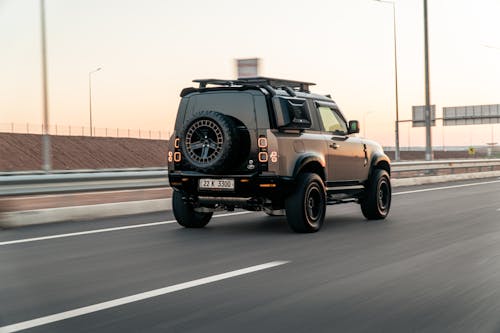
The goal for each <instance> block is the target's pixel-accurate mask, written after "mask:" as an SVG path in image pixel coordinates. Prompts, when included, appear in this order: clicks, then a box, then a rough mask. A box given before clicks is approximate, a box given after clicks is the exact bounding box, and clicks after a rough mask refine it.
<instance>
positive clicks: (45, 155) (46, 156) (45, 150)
mask: <svg viewBox="0 0 500 333" xmlns="http://www.w3.org/2000/svg"><path fill="white" fill-rule="evenodd" d="M40 23H41V32H42V36H41V37H42V43H41V44H42V80H43V81H42V86H43V88H42V89H43V133H42V134H43V135H42V161H43V162H42V169H43V170H45V171H46V172H48V171H50V169H52V163H51V162H52V161H51V157H52V156H51V155H52V154H51V152H50V136H49V106H48V105H49V103H48V93H47V51H46V45H45V1H44V0H40Z"/></svg>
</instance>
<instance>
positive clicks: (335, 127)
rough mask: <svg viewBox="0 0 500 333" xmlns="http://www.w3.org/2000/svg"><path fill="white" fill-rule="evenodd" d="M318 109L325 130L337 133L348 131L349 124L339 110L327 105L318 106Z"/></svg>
mask: <svg viewBox="0 0 500 333" xmlns="http://www.w3.org/2000/svg"><path fill="white" fill-rule="evenodd" d="M318 111H319V116H320V118H321V122H322V124H323V128H324V129H325V131H328V132H334V133H337V134H346V133H347V125H346V123H345V121H344V120H343V119H342V117H340V115H338V114H337V112H335V111H334V110H332V109H331V108H329V107H327V106H318Z"/></svg>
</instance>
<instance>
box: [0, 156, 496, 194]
mask: <svg viewBox="0 0 500 333" xmlns="http://www.w3.org/2000/svg"><path fill="white" fill-rule="evenodd" d="M471 170H473V171H493V170H500V159H474V160H439V161H410V162H393V163H392V174H393V176H394V177H395V178H408V177H419V176H429V175H438V174H450V173H455V172H456V171H461V172H470V171H471ZM168 186H169V185H168V171H167V169H166V168H144V169H141V168H129V169H101V170H59V171H54V172H51V173H44V172H42V171H21V172H3V173H0V197H1V196H15V195H40V194H56V193H77V192H92V191H111V190H131V189H145V188H161V187H168Z"/></svg>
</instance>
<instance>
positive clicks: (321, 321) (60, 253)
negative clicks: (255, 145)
mask: <svg viewBox="0 0 500 333" xmlns="http://www.w3.org/2000/svg"><path fill="white" fill-rule="evenodd" d="M478 183H481V184H478ZM471 184H472V185H471ZM395 192H396V194H395V195H394V197H393V203H392V209H391V213H390V216H389V217H388V219H387V220H385V221H377V222H368V221H365V220H364V219H363V218H362V215H361V212H360V209H359V206H357V205H355V204H348V205H339V206H331V207H329V208H328V210H327V212H328V213H327V220H326V224H325V225H324V227H323V229H322V230H321V231H320V232H319V233H316V234H305V235H304V234H294V233H292V232H290V230H289V228H288V226H287V224H286V220H285V218H284V217H268V216H267V215H265V214H263V213H249V214H241V212H236V213H237V215H229V216H220V217H217V218H214V219H213V220H212V221H211V223H210V224H209V225H208V226H207V228H205V229H202V230H188V229H183V228H181V227H179V226H178V225H177V224H175V223H171V220H172V219H173V217H172V214H171V213H163V214H150V215H141V216H130V217H126V218H120V219H108V220H99V221H85V222H83V221H82V222H69V223H61V224H53V225H42V226H36V227H27V228H22V229H15V230H4V231H0V282H1V283H0V326H1V327H0V332H8V331H15V330H17V329H23V328H27V327H31V328H30V329H28V330H27V331H30V332H500V179H484V180H480V181H472V182H462V183H448V184H439V185H433V186H421V187H411V188H398V189H397V190H396V191H395ZM151 222H164V223H156V224H147V223H151ZM124 227H125V228H124ZM104 228H112V229H108V230H102V229H104ZM52 236H56V237H52ZM47 237H48V238H47ZM16 240H17V241H18V242H12V241H16ZM223 273H227V274H223ZM221 274H222V275H221ZM129 296H132V297H129ZM37 318H38V319H37ZM34 319H37V320H34Z"/></svg>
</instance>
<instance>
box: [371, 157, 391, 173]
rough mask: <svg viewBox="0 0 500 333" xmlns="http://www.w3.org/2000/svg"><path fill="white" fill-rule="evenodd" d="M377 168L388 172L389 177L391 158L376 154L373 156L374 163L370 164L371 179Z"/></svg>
mask: <svg viewBox="0 0 500 333" xmlns="http://www.w3.org/2000/svg"><path fill="white" fill-rule="evenodd" d="M378 165H380V167H377V166H378ZM377 168H378V169H384V170H386V171H387V173H388V174H389V176H390V175H391V160H390V159H389V157H387V155H386V154H383V153H375V154H373V155H372V161H371V164H370V174H369V177H368V178H370V177H371V175H372V172H373V170H374V169H377Z"/></svg>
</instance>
